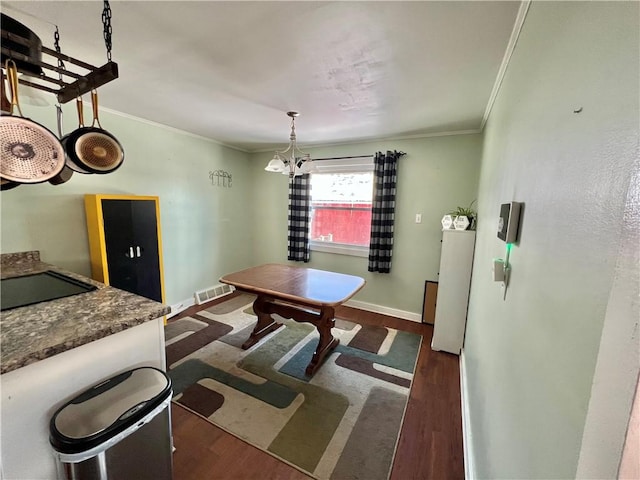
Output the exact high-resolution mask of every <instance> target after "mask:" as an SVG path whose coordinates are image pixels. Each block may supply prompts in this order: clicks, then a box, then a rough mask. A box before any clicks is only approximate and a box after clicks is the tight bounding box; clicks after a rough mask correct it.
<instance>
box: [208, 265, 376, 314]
mask: <svg viewBox="0 0 640 480" xmlns="http://www.w3.org/2000/svg"><path fill="white" fill-rule="evenodd" d="M220 281H221V282H222V283H227V284H229V285H233V286H234V287H236V288H238V289H240V290H244V291H247V292H251V293H256V294H262V295H270V296H273V297H275V298H278V299H282V300H288V301H292V302H295V303H301V304H304V305H310V306H317V307H323V306H330V307H333V306H337V305H340V304H342V303H344V302H346V301H347V300H348V299H349V298H351V297H352V296H353V295H355V294H356V293H357V292H358V291H359V290H360V289H361V288H362V287H363V286H364V284H365V280H364V279H363V278H360V277H356V276H354V275H345V274H343V273H335V272H328V271H325V270H316V269H313V268H304V267H294V266H290V265H280V264H275V263H270V264H266V265H260V266H258V267H252V268H248V269H246V270H242V271H240V272H235V273H230V274H228V275H225V276H223V277H222V278H221V279H220Z"/></svg>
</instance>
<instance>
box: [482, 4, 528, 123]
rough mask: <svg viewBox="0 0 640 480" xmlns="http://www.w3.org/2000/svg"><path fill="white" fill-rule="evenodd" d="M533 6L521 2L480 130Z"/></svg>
mask: <svg viewBox="0 0 640 480" xmlns="http://www.w3.org/2000/svg"><path fill="white" fill-rule="evenodd" d="M530 6H531V0H523V1H522V3H521V4H520V8H519V9H518V14H517V15H516V21H515V23H514V24H513V30H512V31H511V37H510V38H509V43H508V44H507V49H506V50H505V52H504V57H502V63H501V64H500V68H499V69H498V75H497V76H496V81H495V83H494V84H493V89H492V90H491V95H489V101H488V102H487V108H486V109H485V111H484V115H483V116H482V123H481V124H480V131H483V130H484V126H485V124H486V123H487V120H488V119H489V114H490V113H491V109H492V108H493V104H494V103H495V101H496V98H497V97H498V93H499V92H500V87H501V86H502V81H503V80H504V76H505V74H506V72H507V68H508V66H509V62H510V61H511V56H512V55H513V51H514V50H515V48H516V44H517V43H518V38H520V32H521V31H522V26H523V25H524V20H525V18H526V17H527V13H528V12H529V7H530Z"/></svg>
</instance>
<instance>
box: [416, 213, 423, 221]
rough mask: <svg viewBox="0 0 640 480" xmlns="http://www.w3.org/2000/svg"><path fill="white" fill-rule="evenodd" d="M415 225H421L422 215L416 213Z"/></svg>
mask: <svg viewBox="0 0 640 480" xmlns="http://www.w3.org/2000/svg"><path fill="white" fill-rule="evenodd" d="M416 223H422V214H421V213H416Z"/></svg>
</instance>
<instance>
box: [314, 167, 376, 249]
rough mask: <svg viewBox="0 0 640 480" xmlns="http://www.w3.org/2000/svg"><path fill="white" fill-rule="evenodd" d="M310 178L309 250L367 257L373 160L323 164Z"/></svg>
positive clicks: (315, 169) (316, 168) (315, 168)
mask: <svg viewBox="0 0 640 480" xmlns="http://www.w3.org/2000/svg"><path fill="white" fill-rule="evenodd" d="M314 172H315V173H312V174H311V239H310V246H311V250H316V251H322V252H330V253H341V254H346V255H356V256H363V257H366V256H368V255H369V237H370V234H371V204H372V196H373V159H372V158H366V159H350V160H348V161H347V162H345V161H344V160H342V161H338V160H323V161H318V162H317V163H316V164H315V165H314Z"/></svg>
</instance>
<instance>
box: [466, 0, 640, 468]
mask: <svg viewBox="0 0 640 480" xmlns="http://www.w3.org/2000/svg"><path fill="white" fill-rule="evenodd" d="M638 6H639V4H638V3H637V2H603V3H600V2H533V3H532V4H531V6H530V9H529V13H528V15H527V17H526V20H525V23H524V27H523V29H522V32H521V36H520V38H519V40H518V43H517V46H516V49H515V52H514V55H513V57H512V59H511V62H510V64H509V67H508V69H507V73H506V77H505V79H504V82H503V84H502V88H501V90H500V92H499V95H498V97H497V101H496V103H495V105H494V107H493V110H492V112H491V114H490V117H489V121H488V123H487V126H486V128H485V136H484V148H483V156H482V170H481V175H480V187H479V216H480V218H481V219H487V221H483V222H480V225H479V228H478V236H477V241H476V252H475V259H474V271H473V279H472V288H471V297H470V305H469V313H468V320H467V332H466V340H465V348H464V357H463V358H464V365H463V367H464V368H463V371H464V379H463V381H464V383H465V385H466V394H465V402H466V405H467V408H468V411H467V413H468V423H467V428H468V429H467V431H466V436H467V438H468V439H470V444H469V445H468V452H469V454H470V455H469V458H470V459H471V467H472V468H471V472H469V475H470V476H471V477H472V478H528V479H532V478H575V474H576V467H577V462H578V457H579V453H580V449H581V444H582V435H583V429H584V425H585V417H586V413H587V407H588V404H589V399H590V395H591V386H592V379H593V376H594V368H595V365H596V359H597V357H598V347H599V344H600V336H601V332H602V329H603V323H604V319H605V312H606V310H607V303H608V300H609V298H610V291H611V287H612V282H613V278H614V271H615V266H616V261H617V257H618V250H619V247H620V240H621V229H622V225H623V214H624V207H625V199H626V196H627V190H628V186H629V179H630V178H632V177H633V168H634V167H633V162H634V160H635V159H637V156H638V125H639V121H640V119H639V116H638V105H639V97H638V85H639V82H638V80H639V77H638V72H639V64H638V62H639V57H640V55H639V53H640V52H639V45H640V42H639V25H638V15H639V11H638ZM580 108H581V109H582V111H581V113H574V111H575V110H579V109H580ZM509 201H520V202H524V203H525V207H524V212H523V218H522V223H521V235H520V242H519V245H517V246H515V247H514V248H513V251H512V253H511V264H512V277H511V284H510V286H509V289H508V291H507V296H506V299H505V300H503V291H502V289H501V287H500V285H499V284H498V283H494V282H492V281H491V261H492V259H493V258H495V257H502V258H504V253H505V245H504V243H503V242H501V241H500V240H498V238H496V233H495V223H494V222H492V221H490V219H493V218H497V216H498V212H499V208H500V204H501V203H505V202H509ZM635 202H637V197H636V199H635ZM636 249H637V246H636ZM622 268H626V269H627V270H628V271H630V270H631V269H637V268H638V265H637V262H636V264H633V263H628V262H627V263H626V264H623V265H622ZM634 301H636V302H637V298H636V299H635V300H634ZM630 321H631V319H630ZM633 321H634V322H636V329H637V318H636V319H634V320H633ZM636 343H637V342H636ZM618 368H626V366H624V365H620V366H618ZM623 433H624V432H623Z"/></svg>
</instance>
